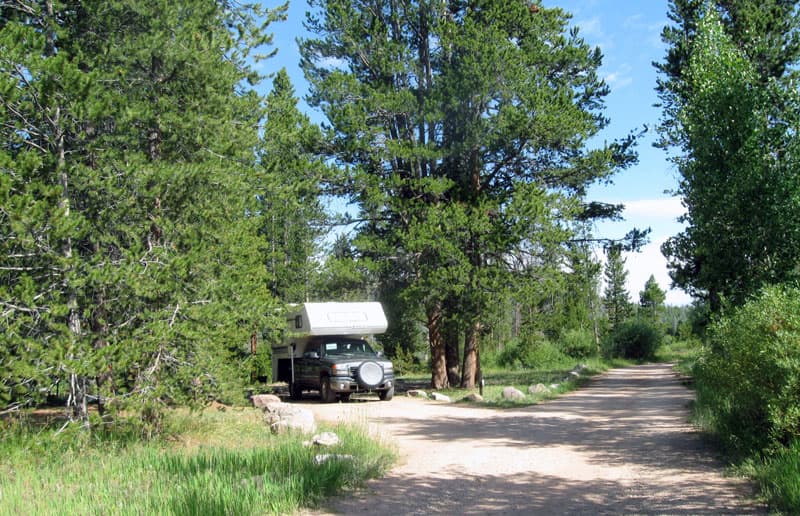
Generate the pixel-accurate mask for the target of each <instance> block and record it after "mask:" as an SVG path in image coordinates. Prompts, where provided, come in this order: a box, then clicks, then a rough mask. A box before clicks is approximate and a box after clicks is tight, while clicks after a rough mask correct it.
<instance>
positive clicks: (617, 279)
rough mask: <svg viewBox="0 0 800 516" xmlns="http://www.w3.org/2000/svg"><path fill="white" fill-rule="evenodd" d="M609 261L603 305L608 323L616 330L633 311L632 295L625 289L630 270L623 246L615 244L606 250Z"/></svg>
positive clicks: (607, 262) (606, 269)
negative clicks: (628, 269) (624, 256)
mask: <svg viewBox="0 0 800 516" xmlns="http://www.w3.org/2000/svg"><path fill="white" fill-rule="evenodd" d="M606 256H607V261H606V267H605V271H604V275H605V279H606V287H605V290H604V292H603V307H604V308H605V310H606V316H607V317H608V324H609V326H610V327H611V330H612V331H613V330H615V329H616V328H617V327H618V326H619V325H620V324H622V322H623V321H625V320H626V319H627V318H628V317H629V316H630V315H631V312H632V311H633V307H632V306H631V301H630V295H629V294H628V291H627V290H626V289H625V280H626V279H627V277H628V271H626V270H625V258H623V257H622V247H621V246H619V245H614V246H611V247H609V248H608V250H607V252H606Z"/></svg>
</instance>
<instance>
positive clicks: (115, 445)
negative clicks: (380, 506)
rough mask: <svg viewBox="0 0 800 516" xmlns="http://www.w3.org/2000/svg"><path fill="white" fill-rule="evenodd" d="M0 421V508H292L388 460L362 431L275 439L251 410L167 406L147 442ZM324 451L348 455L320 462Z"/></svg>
mask: <svg viewBox="0 0 800 516" xmlns="http://www.w3.org/2000/svg"><path fill="white" fill-rule="evenodd" d="M40 417H42V416H41V415H40ZM0 425H2V428H0V430H2V432H3V435H4V438H3V440H2V442H0V506H1V507H2V511H1V512H3V514H131V515H133V514H175V515H190V514H193V515H198V514H243V515H246V514H291V513H293V512H296V511H298V510H300V509H302V508H308V507H313V506H315V505H316V504H317V503H319V502H320V501H321V500H322V499H323V497H325V496H330V495H332V494H333V493H335V492H338V491H341V490H342V489H345V488H350V487H353V486H357V485H359V484H360V483H361V482H363V481H364V480H365V479H367V478H372V477H376V476H380V475H381V474H382V473H383V472H384V471H385V470H386V469H387V468H388V467H389V466H390V465H391V464H392V463H393V461H394V455H393V451H392V450H391V449H389V448H387V447H386V446H384V445H383V444H381V443H378V442H376V441H374V439H373V438H371V437H369V436H368V435H367V432H366V430H365V428H361V427H356V426H349V427H344V426H338V427H335V428H331V429H330V430H332V431H334V432H336V434H337V435H338V436H339V437H340V439H341V443H340V444H339V445H337V446H335V447H332V448H326V449H325V450H324V451H321V450H320V449H318V448H315V447H313V446H306V445H304V444H303V442H302V440H303V439H304V438H305V439H307V438H308V437H303V436H301V435H297V434H294V435H282V436H275V435H272V434H271V433H270V431H269V427H268V426H267V425H265V424H264V423H263V422H262V421H261V413H260V411H257V410H255V409H228V410H226V411H225V412H220V411H217V410H215V409H211V410H207V411H204V412H202V413H189V412H185V411H181V410H176V411H170V412H168V413H167V417H166V418H165V428H164V432H163V433H162V434H161V436H160V437H159V438H157V439H152V440H142V439H140V438H139V435H140V434H139V432H138V430H140V429H138V428H136V425H134V424H131V425H130V426H129V427H128V428H127V429H122V428H117V429H115V431H114V432H109V433H104V432H95V433H93V434H92V435H91V436H89V435H88V434H85V433H81V432H80V431H77V432H78V433H77V435H68V434H67V435H65V434H64V433H61V434H59V433H58V428H59V427H60V426H61V421H60V420H58V421H52V422H51V423H49V424H48V423H44V422H42V421H39V420H32V419H19V418H17V419H13V420H5V421H2V422H0ZM124 430H127V431H124ZM75 431H76V430H75V429H68V430H67V432H75ZM320 453H330V454H338V455H342V456H350V457H351V458H348V459H343V460H329V461H325V462H323V463H321V464H320V463H318V461H315V457H316V455H317V454H320Z"/></svg>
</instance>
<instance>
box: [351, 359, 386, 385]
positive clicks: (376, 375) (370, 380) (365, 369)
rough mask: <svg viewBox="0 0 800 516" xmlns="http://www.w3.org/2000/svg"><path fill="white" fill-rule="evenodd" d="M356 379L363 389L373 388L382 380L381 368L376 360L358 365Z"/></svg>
mask: <svg viewBox="0 0 800 516" xmlns="http://www.w3.org/2000/svg"><path fill="white" fill-rule="evenodd" d="M357 379H358V383H359V384H361V386H362V387H364V388H365V389H374V388H375V387H377V386H378V385H380V384H381V383H382V382H383V368H382V367H381V366H380V365H378V363H377V362H364V363H363V364H361V365H360V366H359V367H358V371H357Z"/></svg>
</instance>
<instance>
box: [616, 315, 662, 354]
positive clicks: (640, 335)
mask: <svg viewBox="0 0 800 516" xmlns="http://www.w3.org/2000/svg"><path fill="white" fill-rule="evenodd" d="M661 339H662V335H661V332H660V331H659V329H658V328H656V327H655V326H654V325H653V324H652V322H649V321H645V320H642V319H629V320H627V321H625V322H624V323H622V324H621V325H619V326H618V327H617V328H616V329H615V330H614V331H613V332H611V333H609V334H608V335H607V336H606V337H605V339H604V340H603V355H604V356H606V357H608V358H626V359H631V360H650V359H653V358H654V357H655V354H656V351H658V348H659V346H661Z"/></svg>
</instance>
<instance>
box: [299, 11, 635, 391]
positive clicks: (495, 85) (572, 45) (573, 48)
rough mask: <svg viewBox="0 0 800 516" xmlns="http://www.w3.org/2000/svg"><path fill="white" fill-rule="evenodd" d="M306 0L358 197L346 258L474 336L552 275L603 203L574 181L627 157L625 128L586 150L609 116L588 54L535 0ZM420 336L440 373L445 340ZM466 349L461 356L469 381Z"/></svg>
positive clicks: (319, 85) (323, 87)
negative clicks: (509, 296)
mask: <svg viewBox="0 0 800 516" xmlns="http://www.w3.org/2000/svg"><path fill="white" fill-rule="evenodd" d="M311 7H312V10H311V13H310V14H309V15H308V18H307V22H306V28H307V29H308V30H309V33H310V34H311V37H309V38H307V39H305V40H303V41H301V54H302V56H303V61H302V65H303V68H304V70H305V72H306V74H307V76H308V77H309V80H310V82H311V99H310V100H311V103H312V105H315V106H318V107H319V108H321V109H322V110H323V112H324V113H325V115H326V116H327V118H328V120H330V122H331V131H330V133H329V135H328V137H329V139H330V141H331V144H332V145H331V153H332V155H333V157H334V158H335V159H337V160H338V161H339V162H340V163H342V164H345V165H348V166H349V168H347V169H345V170H343V174H342V175H341V177H340V178H338V180H337V181H336V183H337V184H338V186H339V187H340V191H341V192H342V193H343V194H345V195H346V196H347V197H348V200H350V201H351V202H354V203H355V204H356V205H357V206H358V208H359V209H360V213H359V214H358V217H357V218H358V220H359V222H360V225H359V227H358V232H359V234H358V236H357V238H356V240H355V245H356V247H357V249H358V250H359V252H360V253H361V255H362V256H360V258H361V257H366V258H371V259H373V263H375V264H376V265H378V266H379V270H377V271H376V272H377V274H378V278H379V280H380V282H381V283H382V286H381V289H380V290H381V291H382V292H393V293H395V295H396V296H402V297H405V303H406V305H407V306H416V307H417V309H416V310H414V317H416V322H419V321H422V322H423V323H426V324H428V325H429V326H430V325H433V324H438V322H440V321H442V320H443V318H444V319H445V320H447V321H449V322H451V323H453V324H457V325H458V326H459V328H458V331H457V332H456V333H458V334H459V335H471V336H476V335H477V333H478V331H477V330H476V328H479V327H487V326H489V325H490V324H491V323H492V322H494V321H492V320H491V315H487V312H490V311H491V309H490V308H488V307H491V306H493V305H494V304H495V302H496V299H495V298H496V296H497V292H500V291H503V290H505V289H506V288H507V285H509V284H511V283H514V282H528V283H529V285H531V288H532V289H535V288H536V285H540V284H542V283H543V282H550V281H551V279H552V278H553V277H554V276H557V275H559V274H561V271H560V266H561V265H562V264H564V263H565V261H566V258H565V257H566V254H567V251H566V249H567V248H568V247H569V246H568V245H565V244H566V243H567V242H569V241H571V240H572V239H573V238H572V237H573V236H574V235H575V234H576V232H577V231H578V229H577V228H578V226H581V225H583V224H585V223H586V222H588V221H589V220H591V219H594V218H597V217H600V216H603V215H602V214H600V213H599V212H598V211H596V210H591V209H589V208H588V207H587V206H586V204H587V203H585V202H584V201H585V199H584V197H585V193H586V186H587V185H589V184H591V183H592V182H594V181H597V180H602V179H604V178H607V177H609V176H610V175H611V174H613V173H614V172H615V171H616V170H617V169H619V168H623V167H625V166H627V165H629V164H631V163H632V162H633V161H634V160H635V157H634V155H633V154H632V152H631V149H630V147H631V145H632V143H633V141H632V140H633V139H632V138H629V139H626V140H624V141H622V142H615V143H613V144H609V145H607V146H605V147H602V148H598V149H590V148H588V142H589V140H590V139H591V138H592V136H593V135H596V134H597V133H598V132H599V131H600V130H601V129H602V128H603V127H604V126H605V125H606V124H607V120H606V119H605V118H604V117H603V116H602V114H601V112H600V111H601V109H602V104H603V98H604V97H605V95H606V94H607V93H608V88H607V86H606V85H605V84H604V83H603V82H602V80H601V79H600V77H599V75H598V69H599V67H600V64H601V55H600V52H599V51H598V50H595V49H591V48H590V47H589V46H588V45H587V44H586V43H585V42H584V41H583V39H582V38H580V37H579V35H578V33H577V31H571V30H570V29H569V18H568V15H567V14H566V13H564V12H563V11H562V10H560V9H556V8H552V9H551V8H546V7H542V6H538V4H537V7H538V8H537V9H536V10H533V9H530V8H529V6H528V4H526V3H524V2H511V3H509V2H505V1H497V0H490V1H486V2H479V3H478V4H475V5H472V4H467V3H459V2H450V3H448V2H440V3H430V2H418V1H412V2H404V3H402V4H397V3H396V2H391V1H389V0H379V1H377V2H372V1H369V2H367V1H364V0H314V1H312V2H311ZM565 71H566V72H565ZM601 211H602V210H601ZM604 214H605V216H608V212H607V211H606V212H604ZM582 217H583V218H582ZM512 278H514V279H512ZM548 292H549V293H550V292H554V291H552V290H551V291H548ZM542 297H544V296H542ZM581 300H582V301H583V296H581ZM403 328H404V329H405V330H408V331H409V332H411V331H412V329H413V324H412V323H411V321H405V322H404V323H403ZM428 333H429V336H431V337H430V338H433V339H437V338H438V337H439V336H440V335H441V334H442V332H440V331H439V328H435V327H429V332H428ZM465 340H467V341H468V342H469V343H470V344H469V346H465V348H467V349H465V354H468V355H469V356H470V357H471V358H477V340H476V339H474V338H473V339H465ZM430 347H431V351H432V354H433V361H432V362H433V368H434V376H435V377H436V376H437V375H438V377H439V378H441V379H443V378H444V376H445V374H444V373H445V371H444V362H443V360H442V359H443V357H444V352H443V349H442V348H443V347H444V345H443V343H442V342H439V341H435V340H434V341H431V342H430ZM476 362H477V361H476V360H472V361H469V362H468V361H465V364H468V367H469V370H465V371H463V373H464V377H465V379H467V381H468V382H471V381H474V375H475V373H476V372H477V368H476V366H475V364H476Z"/></svg>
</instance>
